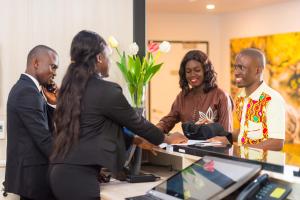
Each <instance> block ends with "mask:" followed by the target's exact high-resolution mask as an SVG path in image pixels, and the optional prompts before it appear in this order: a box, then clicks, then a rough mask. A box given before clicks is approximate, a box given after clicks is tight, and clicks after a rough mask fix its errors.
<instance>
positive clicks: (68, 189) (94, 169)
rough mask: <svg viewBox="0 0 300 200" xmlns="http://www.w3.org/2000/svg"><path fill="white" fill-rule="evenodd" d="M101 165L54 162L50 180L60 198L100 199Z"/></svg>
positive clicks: (59, 199) (52, 187) (60, 199)
mask: <svg viewBox="0 0 300 200" xmlns="http://www.w3.org/2000/svg"><path fill="white" fill-rule="evenodd" d="M100 169H101V168H100V167H99V166H89V165H71V164H53V165H52V166H51V167H50V172H49V180H50V186H51V189H52V192H53V194H54V195H55V197H56V198H57V199H58V200H67V199H72V200H99V199H100V184H99V182H98V176H99V173H100Z"/></svg>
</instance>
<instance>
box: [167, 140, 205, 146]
mask: <svg viewBox="0 0 300 200" xmlns="http://www.w3.org/2000/svg"><path fill="white" fill-rule="evenodd" d="M200 143H201V144H202V143H208V142H207V141H206V140H188V142H186V143H180V144H173V145H180V146H181V145H182V146H183V145H194V144H200Z"/></svg>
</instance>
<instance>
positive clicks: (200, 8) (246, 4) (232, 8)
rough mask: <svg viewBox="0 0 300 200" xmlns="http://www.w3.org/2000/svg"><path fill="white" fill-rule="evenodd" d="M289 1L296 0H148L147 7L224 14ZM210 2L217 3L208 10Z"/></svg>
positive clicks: (152, 10) (162, 11)
mask: <svg viewBox="0 0 300 200" xmlns="http://www.w3.org/2000/svg"><path fill="white" fill-rule="evenodd" d="M288 1H295V0H146V4H147V5H146V7H147V12H150V13H193V14H195V13H199V14H222V13H229V12H236V11H242V10H247V9H252V8H257V7H262V6H266V5H272V4H277V3H283V2H288ZM298 1H299V0H298ZM209 3H213V4H215V6H216V8H215V9H214V10H211V11H208V10H206V5H207V4H209Z"/></svg>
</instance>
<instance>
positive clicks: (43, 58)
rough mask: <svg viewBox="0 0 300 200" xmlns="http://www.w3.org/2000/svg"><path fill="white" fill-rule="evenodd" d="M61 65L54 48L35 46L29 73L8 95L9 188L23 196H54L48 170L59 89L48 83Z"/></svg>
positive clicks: (36, 199)
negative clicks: (53, 118) (54, 106)
mask: <svg viewBox="0 0 300 200" xmlns="http://www.w3.org/2000/svg"><path fill="white" fill-rule="evenodd" d="M57 67H58V55H57V53H56V52H55V51H54V50H53V49H51V48H50V47H47V46H44V45H39V46H36V47H34V48H33V49H32V50H31V51H30V52H29V54H28V57H27V67H26V71H25V73H23V74H22V75H21V77H20V79H19V80H18V82H17V83H16V84H15V85H14V86H13V88H12V89H11V91H10V93H9V96H8V101H7V157H6V159H7V164H6V172H5V183H4V184H5V190H6V192H10V193H14V194H18V195H20V196H21V200H50V199H54V197H53V195H52V193H51V190H50V187H49V184H48V180H47V172H48V164H49V162H48V158H49V155H50V152H51V150H52V143H53V141H52V140H53V138H52V133H51V128H52V125H51V124H52V119H51V116H52V114H53V111H54V108H53V106H52V107H51V106H50V105H49V104H52V105H55V104H56V89H54V91H53V92H49V91H47V90H46V89H45V86H46V85H47V84H49V83H50V82H51V81H52V80H53V78H54V76H55V75H56V69H57ZM40 87H41V89H42V91H43V92H41V91H40ZM46 101H47V102H48V103H47V102H46Z"/></svg>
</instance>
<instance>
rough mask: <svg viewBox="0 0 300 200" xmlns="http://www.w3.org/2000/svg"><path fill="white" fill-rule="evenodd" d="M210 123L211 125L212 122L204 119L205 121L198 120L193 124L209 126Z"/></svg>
mask: <svg viewBox="0 0 300 200" xmlns="http://www.w3.org/2000/svg"><path fill="white" fill-rule="evenodd" d="M210 123H213V121H211V120H209V119H207V118H205V119H204V120H202V121H200V120H199V121H197V122H196V123H195V124H197V125H202V124H210Z"/></svg>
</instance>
